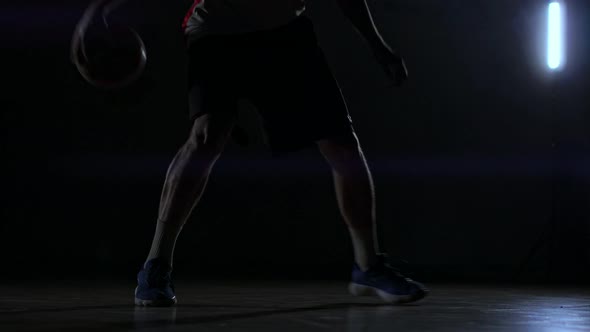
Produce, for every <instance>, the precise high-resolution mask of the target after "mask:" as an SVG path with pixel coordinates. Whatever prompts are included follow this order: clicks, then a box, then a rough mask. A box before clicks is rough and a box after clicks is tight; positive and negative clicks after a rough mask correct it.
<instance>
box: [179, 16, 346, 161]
mask: <svg viewBox="0 0 590 332" xmlns="http://www.w3.org/2000/svg"><path fill="white" fill-rule="evenodd" d="M188 55H189V66H188V79H189V109H190V117H191V120H194V119H196V118H198V117H199V116H201V115H203V114H215V113H227V114H229V115H235V114H236V112H237V102H238V100H240V99H246V100H248V101H249V102H251V103H252V104H253V105H254V106H255V107H256V108H257V110H258V112H259V114H260V115H261V118H262V120H263V125H264V130H265V132H266V135H267V137H268V140H269V144H270V148H271V151H272V153H273V155H281V154H283V153H286V152H290V151H295V150H299V149H301V148H304V147H307V146H310V145H312V144H313V143H314V142H316V141H318V140H321V139H325V138H331V137H335V136H340V135H349V134H350V133H352V132H353V127H352V122H351V119H350V116H349V114H348V110H347V107H346V103H345V101H344V98H343V96H342V93H341V91H340V88H339V87H338V83H337V82H336V80H335V78H334V77H333V75H332V73H331V70H330V68H329V66H328V63H327V61H326V58H325V56H324V54H323V52H322V50H321V49H320V48H319V46H318V43H317V39H316V36H315V32H314V28H313V24H312V22H311V20H309V19H308V18H307V17H304V16H301V17H299V18H297V19H295V20H294V21H292V22H291V23H289V24H287V25H285V26H282V27H279V28H276V29H273V30H266V31H257V32H251V33H244V34H235V35H208V36H203V37H201V38H199V39H197V40H196V41H193V42H191V43H190V44H189V46H188Z"/></svg>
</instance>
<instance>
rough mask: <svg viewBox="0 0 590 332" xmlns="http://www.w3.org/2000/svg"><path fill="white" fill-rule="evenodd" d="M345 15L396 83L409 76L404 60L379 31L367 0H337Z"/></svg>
mask: <svg viewBox="0 0 590 332" xmlns="http://www.w3.org/2000/svg"><path fill="white" fill-rule="evenodd" d="M337 2H338V4H339V5H340V8H341V9H342V12H343V13H344V15H345V16H346V17H347V18H348V19H349V20H350V21H351V22H352V24H353V25H354V27H355V28H356V29H357V30H358V31H359V32H360V33H361V35H362V36H363V37H364V38H365V40H366V41H367V42H368V43H369V45H370V47H371V49H372V50H373V53H374V54H375V57H376V58H377V61H379V63H380V64H381V65H382V66H383V67H384V69H385V73H386V74H387V75H388V76H389V77H390V78H391V79H392V80H393V81H394V83H396V84H398V85H399V84H401V83H402V82H403V81H404V80H405V79H406V78H407V76H408V72H407V69H406V66H405V63H404V60H403V59H402V57H401V56H399V55H398V54H397V53H396V52H395V51H393V49H392V48H391V47H390V46H389V45H388V44H387V42H385V40H384V39H383V37H382V36H381V34H380V33H379V31H378V29H377V27H376V26H375V22H374V21H373V17H372V15H371V11H370V9H369V6H368V5H367V1H366V0H337Z"/></svg>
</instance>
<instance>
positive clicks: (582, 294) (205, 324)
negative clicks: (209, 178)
mask: <svg viewBox="0 0 590 332" xmlns="http://www.w3.org/2000/svg"><path fill="white" fill-rule="evenodd" d="M133 287H134V285H133V284H132V283H121V282H105V281H101V282H95V281H94V282H81V281H77V282H65V281H62V282H51V283H39V282H35V283H3V284H2V286H1V287H0V331H2V332H7V331H126V330H146V331H162V330H165V331H259V332H266V331H278V332H288V331H306V332H313V331H346V332H357V331H358V332H367V331H375V332H380V331H404V332H411V331H531V332H543V331H547V332H565V331H590V289H588V288H574V287H568V288H563V287H540V286H481V285H442V284H441V285H436V284H435V285H430V287H431V290H432V293H431V296H430V297H428V298H427V299H425V300H424V301H422V302H419V303H417V304H412V305H404V306H390V305H384V304H382V303H381V302H379V301H378V300H376V299H371V298H355V297H352V296H349V295H348V294H347V291H346V283H344V282H341V281H337V282H326V281H321V282H309V281H305V282H296V281H287V282H286V281H274V282H261V281H243V282H220V281H183V282H178V283H177V294H178V298H179V303H178V305H177V306H176V307H172V308H141V307H135V306H134V305H133V296H132V295H133Z"/></svg>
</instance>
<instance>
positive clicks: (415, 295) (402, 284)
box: [348, 256, 429, 304]
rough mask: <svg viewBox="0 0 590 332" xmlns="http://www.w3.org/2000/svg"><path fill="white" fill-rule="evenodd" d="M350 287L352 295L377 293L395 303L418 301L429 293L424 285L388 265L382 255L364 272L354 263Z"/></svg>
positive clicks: (384, 299)
mask: <svg viewBox="0 0 590 332" xmlns="http://www.w3.org/2000/svg"><path fill="white" fill-rule="evenodd" d="M348 289H349V291H350V293H351V294H352V295H355V296H371V295H377V296H379V297H380V298H381V299H383V301H385V302H388V303H393V304H401V303H409V302H414V301H418V300H420V299H422V298H424V297H425V296H426V295H428V293H429V291H428V289H426V287H424V285H422V284H421V283H419V282H416V281H413V280H412V279H410V278H406V277H404V276H403V275H402V274H401V273H399V272H397V271H396V270H395V269H393V268H392V267H391V266H389V265H387V264H386V263H385V259H384V258H383V257H382V256H379V261H378V263H377V264H376V265H375V266H373V267H371V268H370V269H368V270H367V271H364V272H363V271H362V270H361V269H360V268H359V266H358V265H356V264H354V266H353V268H352V281H351V282H350V284H349V286H348Z"/></svg>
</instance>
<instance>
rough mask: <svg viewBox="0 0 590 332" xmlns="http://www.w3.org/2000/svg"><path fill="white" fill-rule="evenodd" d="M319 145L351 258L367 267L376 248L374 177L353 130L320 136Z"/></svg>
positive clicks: (362, 267)
mask: <svg viewBox="0 0 590 332" xmlns="http://www.w3.org/2000/svg"><path fill="white" fill-rule="evenodd" d="M318 147H319V149H320V151H321V153H322V154H323V155H324V157H325V158H326V160H327V161H328V163H329V164H330V166H331V167H332V175H333V177H334V186H335V189H336V198H337V200H338V206H339V208H340V213H341V214H342V217H343V218H344V221H345V222H346V225H347V226H348V229H349V231H350V236H351V239H352V243H353V249H354V259H355V262H356V263H357V264H358V266H359V267H360V268H361V269H363V270H366V269H368V268H369V267H370V266H372V265H374V264H375V262H376V260H377V258H376V250H378V248H377V245H376V243H375V236H374V229H375V226H374V225H375V193H374V188H373V179H372V177H371V173H370V171H369V168H368V167H367V163H366V161H365V157H364V156H363V153H362V151H361V148H360V146H359V142H358V139H357V137H356V135H355V134H354V132H352V131H351V132H350V134H349V135H340V136H338V137H334V138H330V139H323V140H320V141H318Z"/></svg>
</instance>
